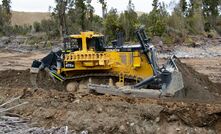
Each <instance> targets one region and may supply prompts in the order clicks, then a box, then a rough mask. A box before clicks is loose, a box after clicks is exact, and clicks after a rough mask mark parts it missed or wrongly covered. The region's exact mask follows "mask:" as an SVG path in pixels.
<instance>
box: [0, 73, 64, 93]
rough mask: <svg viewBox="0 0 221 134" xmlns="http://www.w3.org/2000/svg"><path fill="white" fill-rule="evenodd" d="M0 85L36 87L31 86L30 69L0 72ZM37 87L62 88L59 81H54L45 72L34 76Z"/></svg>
mask: <svg viewBox="0 0 221 134" xmlns="http://www.w3.org/2000/svg"><path fill="white" fill-rule="evenodd" d="M0 74H1V75H0V79H1V81H0V87H9V88H36V87H33V83H32V80H31V78H32V77H35V76H33V75H32V74H31V73H30V70H20V71H19V70H6V71H1V72H0ZM36 81H37V88H42V89H56V90H63V89H64V86H63V84H62V83H61V82H59V81H56V82H54V81H53V80H52V79H51V78H50V77H49V75H47V74H46V72H43V71H42V72H41V73H39V74H38V76H36Z"/></svg>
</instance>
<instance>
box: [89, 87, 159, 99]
mask: <svg viewBox="0 0 221 134" xmlns="http://www.w3.org/2000/svg"><path fill="white" fill-rule="evenodd" d="M88 89H89V90H90V91H95V92H96V93H100V94H108V95H116V96H127V97H134V98H160V96H161V92H160V91H159V90H153V89H148V90H147V89H131V88H130V87H122V88H115V87H112V86H108V85H97V84H89V85H88Z"/></svg>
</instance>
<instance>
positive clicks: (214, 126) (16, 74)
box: [0, 45, 221, 134]
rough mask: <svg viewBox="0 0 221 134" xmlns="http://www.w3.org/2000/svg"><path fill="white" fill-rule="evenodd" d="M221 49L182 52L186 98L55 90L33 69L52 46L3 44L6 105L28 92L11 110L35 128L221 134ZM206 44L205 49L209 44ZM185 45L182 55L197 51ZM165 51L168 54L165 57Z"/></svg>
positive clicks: (0, 58)
mask: <svg viewBox="0 0 221 134" xmlns="http://www.w3.org/2000/svg"><path fill="white" fill-rule="evenodd" d="M219 48H220V45H217V46H214V48H213V49H210V50H209V49H208V51H207V52H206V54H204V56H203V57H202V56H199V57H197V56H196V57H192V56H180V60H181V62H182V64H178V66H179V67H180V68H182V70H181V71H182V72H183V73H185V74H186V75H185V76H184V81H186V82H185V83H188V84H186V85H185V87H186V91H187V92H186V98H184V99H172V98H170V99H142V98H140V99H138V98H127V97H117V96H109V95H93V94H83V93H75V94H73V93H68V92H64V91H61V90H62V89H61V88H62V87H59V90H55V89H57V88H58V86H56V84H54V83H52V82H49V83H44V82H42V81H39V82H40V83H41V82H42V83H44V84H43V85H42V86H41V87H40V88H38V89H33V87H32V84H31V82H30V73H29V70H28V69H29V67H30V65H31V62H32V60H33V59H38V58H39V59H40V58H41V57H43V56H44V55H45V54H47V52H48V51H29V52H24V51H23V52H21V51H14V50H8V49H7V50H6V49H0V70H1V71H0V79H1V80H0V91H1V92H0V104H1V102H4V101H5V100H8V99H10V98H13V97H15V96H22V97H21V99H20V100H19V101H20V102H29V103H28V104H26V105H23V106H21V107H18V108H16V109H13V110H11V111H10V112H11V113H13V114H17V115H20V116H21V117H22V118H24V119H27V120H29V121H30V125H31V126H32V127H39V128H45V129H49V128H53V127H63V126H68V128H69V133H82V134H83V133H84V134H86V133H125V134H128V133H131V134H134V133H138V134H143V133H145V134H146V133H147V134H148V133H153V134H154V133H157V134H158V133H159V134H168V133H169V134H177V133H180V134H183V133H189V134H204V133H205V134H206V133H209V134H219V133H221V99H220V98H221V97H220V94H221V88H220V87H221V85H220V84H219V83H221V74H220V72H221V57H220V56H219V53H221V52H219V51H218V52H217V53H218V54H217V55H212V56H211V55H209V53H212V51H213V50H219ZM197 49H199V48H197ZM202 49H203V50H202V51H203V52H205V51H204V50H205V48H202ZM182 50H183V53H181V54H187V52H189V51H190V50H192V51H193V52H194V51H195V48H189V47H187V48H182ZM185 50H187V51H186V52H185ZM177 52H180V49H179V50H177ZM197 52H199V51H197ZM165 55H167V53H163V54H160V56H159V57H162V58H164V57H165ZM208 55H209V56H208ZM163 61H164V59H160V62H163ZM183 63H186V64H187V65H186V64H183ZM46 79H48V78H47V77H46ZM214 82H215V83H214ZM58 84H59V83H58Z"/></svg>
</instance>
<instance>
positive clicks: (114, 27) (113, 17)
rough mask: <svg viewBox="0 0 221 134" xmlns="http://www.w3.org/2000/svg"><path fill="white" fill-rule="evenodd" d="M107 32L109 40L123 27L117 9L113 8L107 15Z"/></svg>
mask: <svg viewBox="0 0 221 134" xmlns="http://www.w3.org/2000/svg"><path fill="white" fill-rule="evenodd" d="M104 28H105V34H106V35H107V36H108V41H110V40H114V39H115V36H116V33H118V32H119V31H120V30H121V29H122V28H121V27H120V23H119V16H118V14H117V9H114V8H112V9H111V10H110V11H109V12H108V13H107V15H106V19H105V20H104Z"/></svg>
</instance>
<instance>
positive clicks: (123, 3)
mask: <svg viewBox="0 0 221 134" xmlns="http://www.w3.org/2000/svg"><path fill="white" fill-rule="evenodd" d="M11 1H12V5H11V6H12V10H14V11H28V12H48V11H49V6H52V7H54V6H55V3H54V0H11ZM106 1H107V5H108V10H109V9H111V7H114V8H117V10H118V11H119V12H122V11H124V10H125V9H126V8H127V5H128V1H129V0H106ZM160 1H163V2H165V3H166V4H168V5H169V4H170V2H171V1H178V0H160ZM132 2H133V3H134V5H135V10H136V11H141V12H149V11H151V10H152V0H132ZM92 5H93V6H94V8H95V13H96V14H98V15H100V16H101V15H102V8H101V4H100V3H98V0H92ZM171 8H172V7H170V9H171Z"/></svg>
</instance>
